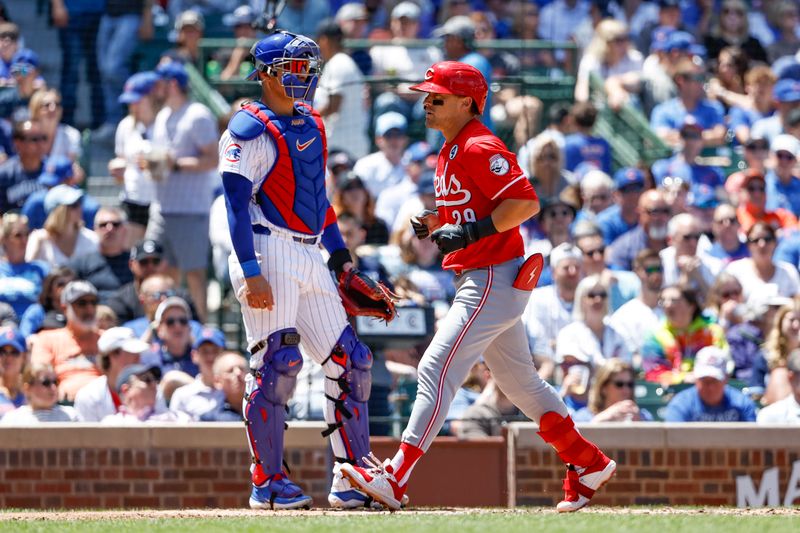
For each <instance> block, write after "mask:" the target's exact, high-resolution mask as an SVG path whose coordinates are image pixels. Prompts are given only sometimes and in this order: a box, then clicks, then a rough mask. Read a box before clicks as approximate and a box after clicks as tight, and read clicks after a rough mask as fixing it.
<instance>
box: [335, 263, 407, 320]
mask: <svg viewBox="0 0 800 533" xmlns="http://www.w3.org/2000/svg"><path fill="white" fill-rule="evenodd" d="M338 289H339V296H341V298H342V303H343V304H344V310H345V311H346V312H347V314H348V315H351V316H371V317H375V318H380V319H382V320H385V321H386V322H387V323H388V322H391V321H392V319H394V317H395V316H397V310H396V309H395V306H394V299H393V296H394V295H393V294H392V293H391V291H389V289H387V288H386V286H385V285H384V284H383V283H381V282H379V281H375V280H373V279H372V278H370V277H369V276H367V275H366V274H362V273H361V272H359V271H358V270H356V269H355V268H353V269H350V270H348V271H347V272H342V273H341V274H339V286H338Z"/></svg>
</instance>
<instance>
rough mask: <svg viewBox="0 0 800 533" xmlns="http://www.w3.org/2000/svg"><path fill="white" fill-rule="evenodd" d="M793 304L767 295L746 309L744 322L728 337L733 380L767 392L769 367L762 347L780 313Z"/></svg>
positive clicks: (730, 332)
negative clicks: (780, 310)
mask: <svg viewBox="0 0 800 533" xmlns="http://www.w3.org/2000/svg"><path fill="white" fill-rule="evenodd" d="M787 303H789V304H790V303H791V300H789V299H788V298H784V297H782V296H769V295H765V296H762V297H760V298H753V299H752V300H751V301H750V302H748V303H747V304H746V305H745V308H746V310H747V311H746V313H745V320H744V322H742V323H740V324H736V325H735V326H732V327H731V328H729V329H728V331H727V334H726V337H727V340H728V346H729V347H730V352H731V359H733V364H734V368H733V377H734V378H735V379H738V380H739V381H742V382H744V383H747V384H748V385H749V386H750V387H752V391H753V392H755V391H760V393H761V394H763V392H764V376H765V375H766V373H767V371H768V369H767V363H766V360H765V359H764V355H763V352H762V345H764V339H766V337H767V333H769V331H770V330H771V329H772V324H773V322H774V321H775V315H776V314H777V312H778V310H779V309H780V308H781V307H783V306H784V305H786V304H787Z"/></svg>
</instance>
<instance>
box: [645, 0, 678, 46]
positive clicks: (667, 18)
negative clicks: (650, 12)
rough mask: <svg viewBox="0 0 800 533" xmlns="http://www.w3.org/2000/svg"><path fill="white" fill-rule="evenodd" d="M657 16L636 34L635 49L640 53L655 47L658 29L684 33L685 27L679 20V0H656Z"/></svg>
mask: <svg viewBox="0 0 800 533" xmlns="http://www.w3.org/2000/svg"><path fill="white" fill-rule="evenodd" d="M657 3H658V16H657V20H655V21H652V22H649V23H648V24H646V25H645V26H644V29H643V30H642V32H641V33H637V34H636V37H635V39H636V48H638V49H639V50H642V51H648V50H652V49H653V47H654V46H657V43H658V38H659V31H658V30H659V29H664V30H670V33H671V32H674V31H675V30H682V31H681V33H686V32H685V31H683V30H686V27H685V26H684V25H683V22H682V20H681V2H680V0H658V2H657Z"/></svg>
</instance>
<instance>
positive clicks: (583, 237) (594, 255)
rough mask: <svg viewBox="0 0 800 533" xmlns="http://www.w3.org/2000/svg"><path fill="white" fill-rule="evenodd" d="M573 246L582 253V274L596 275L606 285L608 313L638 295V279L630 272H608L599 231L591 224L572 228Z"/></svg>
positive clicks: (604, 250) (578, 224)
mask: <svg viewBox="0 0 800 533" xmlns="http://www.w3.org/2000/svg"><path fill="white" fill-rule="evenodd" d="M573 234H574V238H575V245H576V246H577V247H578V248H580V250H581V252H582V253H583V273H584V274H585V275H587V276H591V275H598V276H600V278H601V279H602V280H603V283H605V284H606V285H608V306H609V313H613V312H614V311H616V310H617V309H619V308H620V306H622V305H623V304H624V303H626V302H628V301H629V300H631V299H633V298H635V297H636V296H637V295H638V294H639V279H638V278H637V277H636V275H635V274H633V273H632V272H625V271H622V270H618V271H613V270H610V269H609V268H608V267H607V265H606V261H605V252H606V246H605V243H604V242H603V236H602V235H601V234H600V229H599V228H598V227H597V226H596V225H595V224H592V223H591V222H589V223H587V222H579V223H577V224H575V228H574V232H573Z"/></svg>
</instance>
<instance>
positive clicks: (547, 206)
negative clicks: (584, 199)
mask: <svg viewBox="0 0 800 533" xmlns="http://www.w3.org/2000/svg"><path fill="white" fill-rule="evenodd" d="M566 191H567V190H565V191H564V192H562V193H561V194H560V195H559V196H558V197H556V198H541V197H540V199H541V204H540V205H541V211H539V228H540V229H541V231H542V238H541V239H537V240H535V241H533V242H528V243H526V246H525V248H526V253H528V254H531V253H537V252H538V253H541V254H542V255H543V256H545V257H547V256H548V255H549V254H550V252H551V250H553V249H554V248H555V247H556V246H558V245H560V244H562V243H571V242H572V236H571V235H570V231H569V228H570V226H571V225H572V222H573V221H574V220H575V215H576V213H577V212H578V209H577V207H576V206H575V204H574V203H572V202H571V201H570V199H569V197H568V195H567V194H565V193H566Z"/></svg>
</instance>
